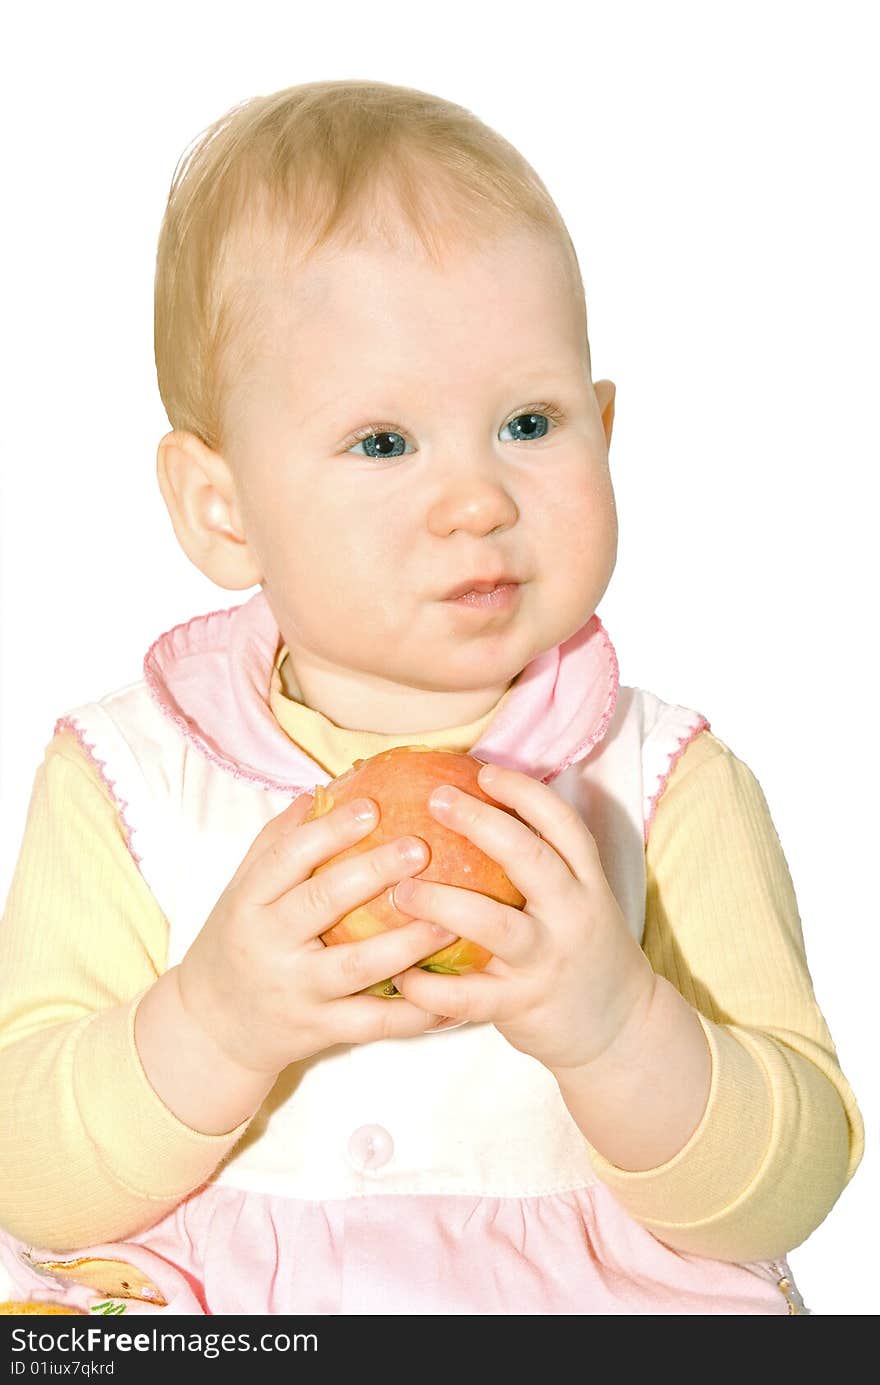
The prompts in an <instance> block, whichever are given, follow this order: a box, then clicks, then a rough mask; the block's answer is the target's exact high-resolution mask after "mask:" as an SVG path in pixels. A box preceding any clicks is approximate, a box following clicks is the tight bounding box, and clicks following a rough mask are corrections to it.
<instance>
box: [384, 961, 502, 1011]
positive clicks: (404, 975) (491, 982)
mask: <svg viewBox="0 0 880 1385" xmlns="http://www.w3.org/2000/svg"><path fill="white" fill-rule="evenodd" d="M392 980H393V981H394V984H395V986H396V987H397V989H398V990H399V991H400V993H401V995H402V996H403V997H404V999H405V1000H408V1001H409V1002H410V1003H411V1004H412V1005H415V1006H416V1007H417V1008H418V1009H419V1010H424V1011H426V1012H427V1013H428V1014H432V1015H444V1016H447V1017H448V1018H449V1019H454V1020H471V1021H474V1022H480V1021H483V1020H493V1019H495V1018H496V1017H497V1014H498V1007H499V1006H500V1004H501V999H502V996H503V993H504V985H505V983H504V981H503V980H502V979H501V978H500V977H497V976H492V975H491V974H490V973H489V972H485V971H478V972H471V973H470V974H469V975H465V976H443V975H441V974H440V973H439V972H430V971H424V970H423V969H422V968H421V967H411V968H410V969H409V970H408V971H404V972H396V973H395V974H394V976H393V977H392ZM392 1003H393V1002H392Z"/></svg>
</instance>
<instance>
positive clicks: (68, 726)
mask: <svg viewBox="0 0 880 1385" xmlns="http://www.w3.org/2000/svg"><path fill="white" fill-rule="evenodd" d="M62 731H71V732H72V733H73V735H74V736H76V739H77V740H78V741H79V743H80V745H81V746H82V749H83V751H84V752H85V754H86V755H87V756H88V758H89V759H90V760H91V762H92V764H93V765H94V766H95V769H96V770H97V773H98V778H99V779H100V780H101V783H102V784H103V785H104V787H105V788H106V789H107V792H108V793H109V795H110V797H111V798H112V800H113V802H114V803H115V805H116V811H117V813H118V814H119V821H120V822H121V824H122V827H123V829H124V831H125V844H126V846H127V847H128V850H129V853H130V855H131V858H132V860H133V861H134V863H135V865H136V866H138V868H139V867H140V864H141V861H142V860H143V857H142V856H139V855H138V853H137V852H136V851H135V849H134V844H133V843H134V829H133V827H132V826H131V823H130V822H129V821H128V819H127V818H126V816H125V811H126V809H127V808H128V806H129V805H128V802H127V801H126V799H124V798H122V797H121V796H120V795H119V794H118V793H117V792H116V784H115V783H114V781H113V780H112V779H110V778H108V776H107V774H106V773H105V770H106V768H107V762H106V760H99V759H98V756H97V754H96V747H95V746H94V745H91V744H90V742H89V741H87V740H86V737H85V732H84V731H83V729H82V727H81V726H79V725H78V724H77V722H76V721H75V720H74V719H73V717H69V716H68V717H59V719H58V720H57V721H56V723H55V732H54V734H55V735H56V736H57V735H59V733H60V732H62Z"/></svg>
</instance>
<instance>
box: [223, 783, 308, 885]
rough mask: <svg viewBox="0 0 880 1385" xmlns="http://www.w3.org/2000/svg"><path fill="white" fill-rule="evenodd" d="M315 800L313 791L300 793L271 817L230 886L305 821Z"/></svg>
mask: <svg viewBox="0 0 880 1385" xmlns="http://www.w3.org/2000/svg"><path fill="white" fill-rule="evenodd" d="M314 801H315V795H314V794H313V793H306V792H303V793H298V794H297V795H296V797H295V798H294V799H293V800H292V802H290V803H289V804H288V805H287V807H286V808H283V809H282V810H281V812H280V813H277V814H276V816H275V817H274V818H270V819H269V821H268V822H267V823H266V825H265V826H264V827H263V829H262V831H260V832H258V833H257V835H256V837H254V840H253V841H252V842H251V845H250V848H249V850H248V853H247V855H246V856H244V857H243V858H242V860H241V861H240V862H239V866H238V869H237V870H236V872H235V874H234V875H233V877H232V879H231V880H230V882H229V884H230V886H232V885H238V884H240V883H241V881H242V880H243V879H244V878H245V876H246V875H248V873H249V872H250V870H251V869H252V867H253V866H254V864H255V863H256V862H257V861H258V860H259V859H260V857H262V856H264V855H265V854H266V852H267V851H268V850H269V849H270V848H271V847H272V846H273V845H274V843H275V842H276V841H279V840H281V839H282V838H286V837H289V836H290V833H291V831H292V830H293V828H294V827H298V826H299V825H300V824H301V823H303V822H304V821H305V819H306V816H307V815H308V812H309V810H310V808H311V806H312V804H313V803H314Z"/></svg>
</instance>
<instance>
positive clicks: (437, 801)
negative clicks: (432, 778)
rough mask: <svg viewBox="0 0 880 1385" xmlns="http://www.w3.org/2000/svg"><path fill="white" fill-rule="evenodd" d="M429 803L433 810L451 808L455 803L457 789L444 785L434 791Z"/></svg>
mask: <svg viewBox="0 0 880 1385" xmlns="http://www.w3.org/2000/svg"><path fill="white" fill-rule="evenodd" d="M428 802H429V803H430V805H431V807H432V808H451V807H452V805H453V803H454V802H455V789H453V788H452V787H451V785H449V784H443V785H442V786H441V787H440V788H439V789H435V790H434V792H433V793H432V794H431V797H430V798H429V799H428Z"/></svg>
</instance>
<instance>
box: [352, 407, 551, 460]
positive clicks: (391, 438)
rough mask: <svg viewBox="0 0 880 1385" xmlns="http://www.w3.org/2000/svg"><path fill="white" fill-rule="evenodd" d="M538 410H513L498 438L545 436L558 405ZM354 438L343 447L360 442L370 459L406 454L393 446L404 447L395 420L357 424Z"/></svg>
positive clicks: (354, 446)
mask: <svg viewBox="0 0 880 1385" xmlns="http://www.w3.org/2000/svg"><path fill="white" fill-rule="evenodd" d="M541 410H542V411H541V412H538V411H537V410H536V411H535V412H534V413H522V414H516V415H515V416H514V417H513V418H512V419H510V420H509V422H507V423H505V424H504V426H503V427H502V429H501V432H502V433H503V432H504V429H505V428H512V429H514V430H515V435H514V437H513V438H511V439H507V438H504V437H502V438H501V441H502V442H507V441H511V442H532V441H534V440H536V439H540V438H543V437H546V436H547V433H548V432H549V431H550V427H551V424H552V425H553V426H556V425H558V424H560V423H562V422H563V421H564V418H563V414H562V412H561V410H560V409H558V408H557V407H556V405H553V404H544V405H542V406H541ZM353 436H354V437H355V438H356V439H357V441H356V442H354V443H352V445H351V446H350V447H348V448H346V451H348V452H353V451H354V449H355V448H356V447H359V446H360V445H361V443H363V444H364V446H365V447H366V449H367V451H366V452H365V453H361V454H360V455H361V456H366V457H369V458H370V459H371V460H373V461H394V460H396V459H397V458H398V457H401V456H404V455H406V454H405V452H401V451H399V450H396V449H398V448H399V446H400V445H401V444H402V445H403V447H404V448H405V447H406V439H405V435H404V430H403V428H401V427H400V425H399V424H396V423H371V424H370V425H369V426H368V427H367V428H360V429H358V431H357V432H356V433H355V434H353Z"/></svg>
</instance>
